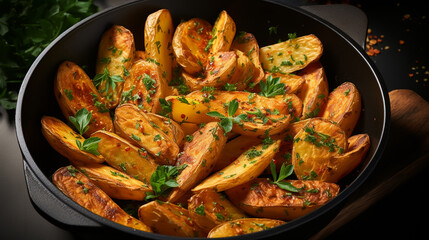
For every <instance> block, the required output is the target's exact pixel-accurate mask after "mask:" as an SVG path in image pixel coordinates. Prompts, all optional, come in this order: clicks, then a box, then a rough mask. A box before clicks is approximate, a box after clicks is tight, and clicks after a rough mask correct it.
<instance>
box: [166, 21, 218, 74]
mask: <svg viewBox="0 0 429 240" xmlns="http://www.w3.org/2000/svg"><path fill="white" fill-rule="evenodd" d="M211 32H212V26H211V25H210V23H208V22H207V21H205V20H203V19H199V18H193V19H191V20H189V21H186V22H183V23H180V24H179V26H177V28H176V31H175V32H174V35H173V51H174V54H175V56H176V61H177V63H178V64H179V65H180V66H182V68H183V70H185V71H186V72H187V73H189V74H196V73H199V72H201V71H202V70H203V67H204V66H206V64H207V62H208V54H209V48H210V45H208V44H209V40H210V38H211Z"/></svg>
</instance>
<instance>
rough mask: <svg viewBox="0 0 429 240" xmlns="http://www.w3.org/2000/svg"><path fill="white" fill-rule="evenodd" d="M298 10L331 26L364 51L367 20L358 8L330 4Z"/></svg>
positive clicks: (307, 6)
mask: <svg viewBox="0 0 429 240" xmlns="http://www.w3.org/2000/svg"><path fill="white" fill-rule="evenodd" d="M300 8H302V9H304V10H305V11H307V12H310V13H312V14H314V15H316V16H318V17H320V18H322V19H324V20H325V21H327V22H329V23H331V24H333V25H334V26H336V27H337V28H339V29H340V30H342V31H343V32H344V33H346V34H347V35H349V36H350V37H351V38H352V39H353V40H354V41H356V43H358V44H359V46H361V47H362V48H363V49H365V42H366V35H367V29H368V18H367V16H366V14H365V13H364V12H363V11H362V10H361V9H359V8H358V7H355V6H352V5H347V4H330V5H305V6H300Z"/></svg>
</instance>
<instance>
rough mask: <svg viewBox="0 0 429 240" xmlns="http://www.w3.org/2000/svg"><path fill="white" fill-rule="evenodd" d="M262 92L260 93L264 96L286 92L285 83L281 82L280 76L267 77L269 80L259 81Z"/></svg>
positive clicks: (273, 95)
mask: <svg viewBox="0 0 429 240" xmlns="http://www.w3.org/2000/svg"><path fill="white" fill-rule="evenodd" d="M259 88H260V89H261V92H260V93H259V95H261V96H263V97H269V98H271V97H275V96H277V95H283V94H285V93H286V90H285V84H284V83H281V82H280V77H276V78H273V76H272V75H270V76H268V77H267V82H266V83H265V82H264V81H261V82H259Z"/></svg>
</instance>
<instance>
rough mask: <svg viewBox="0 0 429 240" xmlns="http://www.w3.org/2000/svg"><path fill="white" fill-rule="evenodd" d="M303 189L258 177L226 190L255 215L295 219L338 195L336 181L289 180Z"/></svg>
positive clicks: (245, 209) (338, 188)
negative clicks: (285, 187) (288, 187)
mask: <svg viewBox="0 0 429 240" xmlns="http://www.w3.org/2000/svg"><path fill="white" fill-rule="evenodd" d="M287 182H290V183H291V184H292V185H293V186H295V187H296V188H298V189H300V190H299V192H298V193H292V192H289V191H286V190H283V189H281V188H280V187H278V186H277V185H276V184H273V183H270V182H269V181H268V180H267V179H265V178H258V179H255V180H253V181H250V182H247V183H244V184H242V185H239V186H237V187H235V188H232V189H229V190H227V191H226V194H227V195H228V197H229V199H230V200H231V201H232V202H233V203H234V204H235V205H236V206H239V207H240V208H241V209H242V210H243V211H245V212H246V213H248V214H249V215H251V216H254V217H265V218H274V219H281V220H293V219H296V218H299V217H301V216H303V215H305V214H307V213H309V212H312V211H314V210H315V209H317V208H319V207H320V206H322V205H323V204H325V203H327V202H328V201H329V200H331V199H332V198H334V197H335V196H337V194H338V192H339V190H340V187H339V186H338V185H337V184H335V183H326V182H321V181H312V180H307V181H303V180H287Z"/></svg>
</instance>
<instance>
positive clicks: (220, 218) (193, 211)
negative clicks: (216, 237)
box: [188, 189, 246, 232]
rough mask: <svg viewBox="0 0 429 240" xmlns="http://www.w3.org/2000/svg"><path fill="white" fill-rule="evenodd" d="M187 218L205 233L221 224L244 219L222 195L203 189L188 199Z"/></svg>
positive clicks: (241, 213)
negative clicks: (189, 217)
mask: <svg viewBox="0 0 429 240" xmlns="http://www.w3.org/2000/svg"><path fill="white" fill-rule="evenodd" d="M188 211H189V216H191V218H192V219H193V220H194V221H195V223H196V224H197V225H198V226H199V227H200V228H201V229H203V230H205V231H206V232H209V231H210V230H211V229H212V228H214V227H215V226H216V225H218V224H221V223H223V222H227V221H231V220H235V219H240V218H245V217H246V214H244V213H243V212H242V211H241V210H240V209H239V208H237V207H236V206H234V205H233V204H232V203H231V202H230V201H229V200H228V199H227V198H226V197H225V195H223V194H222V193H218V192H216V191H215V190H213V189H205V190H203V191H201V192H199V193H197V194H195V195H193V196H192V197H191V198H190V199H189V203H188Z"/></svg>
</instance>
